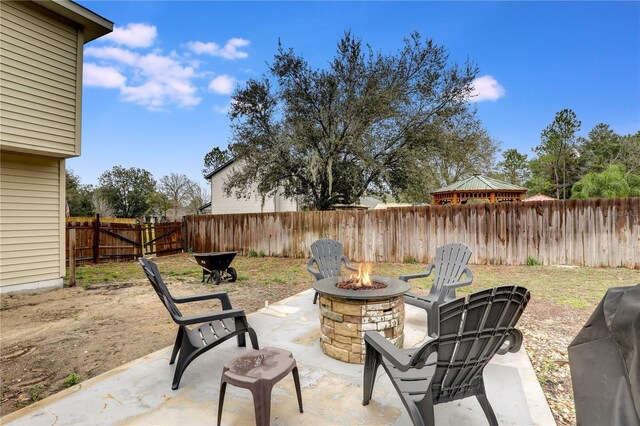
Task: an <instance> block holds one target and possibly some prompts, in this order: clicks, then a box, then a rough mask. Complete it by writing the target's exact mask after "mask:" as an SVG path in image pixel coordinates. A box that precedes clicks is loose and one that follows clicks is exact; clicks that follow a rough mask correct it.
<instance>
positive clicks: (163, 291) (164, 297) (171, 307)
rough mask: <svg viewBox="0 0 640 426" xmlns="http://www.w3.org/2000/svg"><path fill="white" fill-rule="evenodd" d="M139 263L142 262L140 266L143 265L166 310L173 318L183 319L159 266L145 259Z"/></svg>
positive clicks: (141, 259)
mask: <svg viewBox="0 0 640 426" xmlns="http://www.w3.org/2000/svg"><path fill="white" fill-rule="evenodd" d="M138 261H139V262H140V265H142V270H143V271H144V273H145V275H146V276H147V278H148V279H149V282H150V283H151V286H152V287H153V289H154V290H155V292H156V294H157V295H158V297H159V298H160V300H161V301H162V303H163V304H164V306H165V308H167V310H168V311H169V313H170V314H171V316H173V317H181V316H182V313H181V312H180V310H179V309H178V307H177V306H176V304H175V303H173V300H172V298H171V293H169V289H168V288H167V285H166V284H165V283H164V281H163V280H162V276H161V275H160V270H159V269H158V265H156V264H155V263H154V262H152V261H150V260H148V259H145V258H144V257H141V258H139V259H138Z"/></svg>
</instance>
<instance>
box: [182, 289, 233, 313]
mask: <svg viewBox="0 0 640 426" xmlns="http://www.w3.org/2000/svg"><path fill="white" fill-rule="evenodd" d="M171 299H172V300H173V301H174V302H175V303H189V302H200V301H202V300H211V299H219V300H220V302H221V303H222V309H223V310H229V309H232V308H233V307H232V306H231V300H229V295H228V294H227V293H226V292H223V291H220V292H216V293H207V294H199V295H196V296H187V297H173V296H171Z"/></svg>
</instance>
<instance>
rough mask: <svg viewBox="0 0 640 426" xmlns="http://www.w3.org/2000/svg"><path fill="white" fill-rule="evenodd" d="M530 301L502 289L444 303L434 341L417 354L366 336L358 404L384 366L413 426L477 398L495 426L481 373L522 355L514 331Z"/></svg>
mask: <svg viewBox="0 0 640 426" xmlns="http://www.w3.org/2000/svg"><path fill="white" fill-rule="evenodd" d="M530 297H531V296H530V294H529V291H528V290H527V289H526V288H524V287H518V286H506V287H497V288H492V289H487V290H482V291H479V292H477V293H473V294H471V295H469V297H468V298H466V299H465V298H460V299H456V300H453V301H451V302H447V303H444V304H443V305H441V306H440V307H439V310H440V315H439V318H440V321H439V323H438V325H437V328H438V331H437V333H436V338H435V339H430V340H428V341H427V342H426V343H424V344H423V345H422V346H420V347H418V348H415V349H408V350H401V349H398V348H397V347H395V346H394V345H393V344H392V343H391V342H389V341H388V340H386V339H385V338H384V337H383V336H382V335H381V334H380V333H378V332H377V331H373V332H372V331H367V332H366V333H365V336H364V341H365V350H366V352H365V361H364V378H363V381H364V383H363V399H362V404H363V405H368V404H369V401H370V400H371V396H372V394H373V385H374V382H375V379H376V371H377V369H378V366H379V365H382V366H383V368H384V369H385V370H386V372H387V375H388V376H389V379H391V383H393V386H394V387H395V389H396V391H397V392H398V395H399V396H400V399H402V403H403V404H404V406H405V407H406V408H407V411H408V412H409V416H410V417H411V421H412V422H413V424H414V425H433V424H435V422H434V415H433V406H434V405H436V404H440V403H443V402H449V401H455V400H459V399H463V398H467V397H471V396H475V397H476V398H477V399H478V402H479V403H480V406H481V407H482V410H483V411H484V413H485V416H486V417H487V420H489V424H491V425H492V426H497V424H498V422H497V420H496V416H495V413H494V412H493V408H492V407H491V404H490V403H489V400H488V399H487V394H486V391H485V387H484V380H483V377H482V375H483V371H484V367H485V366H486V365H487V364H488V363H489V361H490V360H491V358H493V356H494V355H495V354H496V353H497V354H505V353H507V352H517V351H518V350H519V349H520V346H521V344H522V333H521V332H520V331H519V330H518V329H516V328H515V325H516V323H517V322H518V319H519V318H520V316H521V315H522V312H523V311H524V308H525V307H526V305H527V303H528V302H529V299H530ZM507 342H508V344H507ZM494 402H495V401H494Z"/></svg>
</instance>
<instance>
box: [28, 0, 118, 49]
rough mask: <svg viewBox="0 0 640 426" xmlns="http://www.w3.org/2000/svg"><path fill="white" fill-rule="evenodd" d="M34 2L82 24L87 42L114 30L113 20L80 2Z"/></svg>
mask: <svg viewBox="0 0 640 426" xmlns="http://www.w3.org/2000/svg"><path fill="white" fill-rule="evenodd" d="M34 3H37V4H39V5H40V6H42V7H45V8H47V9H49V10H50V11H52V12H54V13H56V14H58V15H60V16H63V17H65V18H67V19H69V20H71V21H73V22H76V23H78V24H80V25H82V27H83V28H84V40H83V41H84V42H85V43H88V42H90V41H91V40H95V39H97V38H98V37H102V36H103V35H105V34H108V33H110V32H111V31H113V22H111V21H109V20H108V19H105V18H103V17H102V16H100V15H98V14H97V13H94V12H92V11H90V10H89V9H87V8H86V7H84V6H81V5H79V4H78V3H75V2H72V1H69V0H34Z"/></svg>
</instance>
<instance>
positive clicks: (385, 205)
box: [373, 203, 429, 210]
mask: <svg viewBox="0 0 640 426" xmlns="http://www.w3.org/2000/svg"><path fill="white" fill-rule="evenodd" d="M420 205H421V206H428V205H429V204H420ZM414 206H416V204H411V203H379V204H378V205H376V206H375V207H374V208H373V209H374V210H383V209H391V208H397V207H414Z"/></svg>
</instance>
